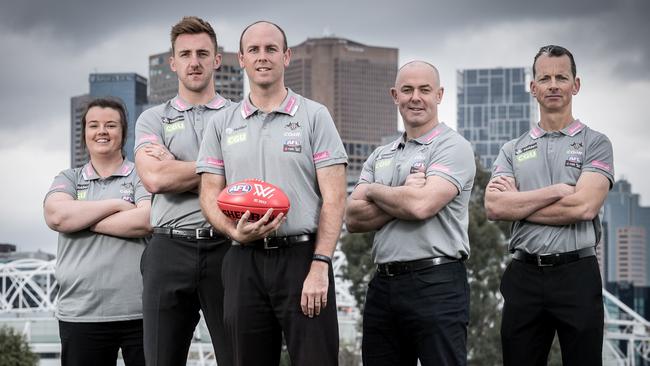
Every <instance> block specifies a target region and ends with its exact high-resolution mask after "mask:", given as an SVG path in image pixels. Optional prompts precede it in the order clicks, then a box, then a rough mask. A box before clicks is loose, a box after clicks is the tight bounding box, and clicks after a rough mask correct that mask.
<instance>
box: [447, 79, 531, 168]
mask: <svg viewBox="0 0 650 366" xmlns="http://www.w3.org/2000/svg"><path fill="white" fill-rule="evenodd" d="M526 70H527V69H525V68H522V67H519V68H495V69H466V70H459V71H458V73H457V78H456V80H457V97H458V105H457V123H458V133H460V134H461V135H463V136H464V137H465V138H466V139H467V140H468V141H469V142H471V143H472V148H473V149H474V153H475V154H477V155H478V156H479V159H480V162H481V165H482V168H483V169H486V170H489V169H491V167H492V163H494V160H495V159H496V157H497V156H498V155H499V151H500V150H501V146H503V144H504V143H506V142H507V141H510V140H512V139H514V138H516V137H519V136H521V135H522V134H524V133H525V132H526V131H528V130H529V129H530V127H531V125H532V124H533V123H535V122H536V121H537V102H536V101H535V99H534V98H533V97H532V96H531V95H530V93H529V92H528V91H526V73H527V71H526Z"/></svg>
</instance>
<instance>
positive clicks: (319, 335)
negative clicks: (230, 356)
mask: <svg viewBox="0 0 650 366" xmlns="http://www.w3.org/2000/svg"><path fill="white" fill-rule="evenodd" d="M313 253H314V245H313V243H306V244H298V245H295V246H293V247H290V248H282V249H272V250H264V249H255V248H250V247H245V246H233V247H232V248H230V251H228V254H227V255H226V258H225V259H224V263H223V277H224V281H225V283H226V292H225V299H224V307H225V308H224V320H225V323H226V329H227V331H228V333H229V335H230V337H231V338H232V339H233V347H234V362H233V363H232V365H236V366H266V365H269V366H277V365H278V364H279V362H280V350H281V342H282V334H283V333H284V337H285V340H286V342H287V348H288V351H289V357H290V358H291V364H292V365H293V366H336V365H338V347H339V338H338V322H337V315H336V311H337V310H336V294H335V291H334V274H333V272H332V268H330V269H329V287H328V292H327V306H326V307H325V309H323V310H321V313H320V315H318V316H314V317H313V318H309V317H307V316H306V315H304V314H303V313H302V310H301V308H300V298H301V294H302V285H303V282H304V281H305V278H306V277H307V273H308V272H309V268H310V266H311V262H312V256H313ZM228 365H230V364H228Z"/></svg>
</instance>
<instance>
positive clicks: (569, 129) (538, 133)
mask: <svg viewBox="0 0 650 366" xmlns="http://www.w3.org/2000/svg"><path fill="white" fill-rule="evenodd" d="M584 128H585V124H584V123H582V122H580V120H579V119H576V120H574V121H573V122H571V124H570V125H568V126H566V127H565V128H563V129H561V130H560V132H561V133H562V134H563V135H566V136H575V135H577V134H578V133H579V132H580V131H582V130H583V129H584ZM547 133H548V131H545V130H544V129H543V128H541V127H540V126H539V122H538V123H537V125H536V126H535V127H533V128H532V129H531V130H530V137H532V138H533V140H536V139H538V138H540V137H542V136H544V135H546V134H547Z"/></svg>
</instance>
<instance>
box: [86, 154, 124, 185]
mask: <svg viewBox="0 0 650 366" xmlns="http://www.w3.org/2000/svg"><path fill="white" fill-rule="evenodd" d="M134 167H135V164H133V163H132V162H130V161H128V160H126V159H124V161H123V162H122V165H120V167H119V168H117V170H116V171H115V172H114V173H113V174H111V177H126V176H128V175H129V174H131V172H132V171H133V168H134ZM81 174H82V176H83V178H84V180H96V179H100V178H101V176H100V175H99V174H97V171H95V167H93V164H92V163H91V162H90V161H89V162H87V163H86V165H84V166H83V169H82V172H81Z"/></svg>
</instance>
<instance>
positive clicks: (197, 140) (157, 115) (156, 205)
mask: <svg viewBox="0 0 650 366" xmlns="http://www.w3.org/2000/svg"><path fill="white" fill-rule="evenodd" d="M229 104H230V101H229V100H227V99H224V98H222V97H221V96H219V95H217V96H215V98H214V99H212V101H210V102H209V103H208V104H206V105H196V106H194V105H191V104H189V103H187V102H185V101H184V100H182V99H181V98H180V97H179V96H176V97H174V98H173V99H171V100H170V101H168V102H166V103H163V104H161V105H159V106H156V107H153V108H150V109H148V110H146V111H144V112H143V113H142V114H141V115H140V117H139V118H138V121H137V122H136V125H135V141H136V143H135V151H136V152H137V151H138V149H140V148H142V147H143V146H145V145H147V144H149V143H151V142H156V143H158V144H162V145H165V146H166V147H167V149H169V151H170V152H171V153H172V154H174V156H175V157H176V160H182V161H196V156H197V155H198V153H199V147H200V145H201V140H202V139H203V133H204V131H205V126H206V125H207V123H208V121H209V120H210V118H212V117H213V116H214V115H215V114H217V113H218V112H219V111H220V110H221V109H223V108H224V107H226V106H228V105H229ZM151 225H152V226H154V227H156V226H158V227H174V228H189V229H193V228H197V227H207V226H209V224H208V222H207V221H206V219H205V218H204V217H203V214H201V207H200V206H199V196H198V195H197V194H196V193H193V192H182V193H162V194H155V195H154V196H153V202H152V203H151Z"/></svg>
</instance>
